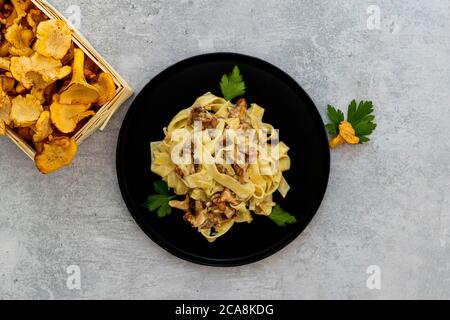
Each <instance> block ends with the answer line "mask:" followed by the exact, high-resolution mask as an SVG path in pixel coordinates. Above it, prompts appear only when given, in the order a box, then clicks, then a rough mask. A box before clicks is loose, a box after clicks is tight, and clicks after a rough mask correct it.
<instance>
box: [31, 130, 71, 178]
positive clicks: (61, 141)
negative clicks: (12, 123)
mask: <svg viewBox="0 0 450 320" xmlns="http://www.w3.org/2000/svg"><path fill="white" fill-rule="evenodd" d="M77 150H78V146H77V143H76V142H75V140H74V139H72V138H69V137H58V138H54V139H53V140H52V141H50V142H48V143H45V144H44V145H43V146H42V151H41V152H40V153H39V154H37V155H36V157H35V159H34V160H35V163H36V167H37V168H38V169H39V171H40V172H42V173H44V174H48V173H52V172H54V171H56V170H59V169H61V168H62V167H65V166H68V165H70V164H71V163H72V161H73V159H74V158H75V155H76V153H77Z"/></svg>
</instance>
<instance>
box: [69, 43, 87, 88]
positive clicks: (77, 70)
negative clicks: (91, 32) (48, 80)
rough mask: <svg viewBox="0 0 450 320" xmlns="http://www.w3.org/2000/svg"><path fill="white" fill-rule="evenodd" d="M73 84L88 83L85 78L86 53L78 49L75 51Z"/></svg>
mask: <svg viewBox="0 0 450 320" xmlns="http://www.w3.org/2000/svg"><path fill="white" fill-rule="evenodd" d="M72 82H81V83H84V82H86V77H85V76H84V52H83V50H81V49H78V48H76V49H74V56H73V78H72Z"/></svg>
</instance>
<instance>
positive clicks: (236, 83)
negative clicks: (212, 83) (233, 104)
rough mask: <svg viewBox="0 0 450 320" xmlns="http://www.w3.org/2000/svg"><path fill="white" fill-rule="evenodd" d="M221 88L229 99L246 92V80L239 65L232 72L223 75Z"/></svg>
mask: <svg viewBox="0 0 450 320" xmlns="http://www.w3.org/2000/svg"><path fill="white" fill-rule="evenodd" d="M220 88H221V89H222V94H223V97H224V98H225V99H227V100H228V101H231V100H233V99H234V98H236V97H240V96H242V95H244V94H245V90H246V87H245V82H244V79H243V78H242V75H241V72H240V70H239V68H238V66H235V67H234V68H233V71H232V72H231V73H230V74H228V75H226V74H225V75H224V76H223V77H222V81H221V82H220Z"/></svg>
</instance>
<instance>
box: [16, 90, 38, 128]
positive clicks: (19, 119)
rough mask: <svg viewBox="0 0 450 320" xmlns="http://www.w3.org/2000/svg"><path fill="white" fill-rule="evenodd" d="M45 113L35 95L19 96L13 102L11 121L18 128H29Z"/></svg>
mask: <svg viewBox="0 0 450 320" xmlns="http://www.w3.org/2000/svg"><path fill="white" fill-rule="evenodd" d="M43 111H44V109H43V108H42V105H41V103H40V101H39V100H37V99H36V98H35V97H34V96H33V95H31V94H28V95H26V96H25V97H23V96H17V97H15V98H14V99H13V100H12V107H11V120H12V121H13V122H14V126H16V127H29V126H32V125H34V124H35V123H36V121H37V120H38V119H39V116H40V115H41V113H42V112H43Z"/></svg>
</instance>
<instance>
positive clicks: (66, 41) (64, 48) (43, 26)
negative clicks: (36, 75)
mask: <svg viewBox="0 0 450 320" xmlns="http://www.w3.org/2000/svg"><path fill="white" fill-rule="evenodd" d="M36 37H37V41H36V44H35V46H34V49H35V50H36V51H37V52H39V53H40V54H41V55H43V56H46V57H52V58H55V59H58V60H61V59H62V58H64V56H65V55H66V53H67V52H68V51H69V49H70V46H71V45H72V32H71V31H70V29H69V27H68V26H67V24H66V23H65V22H64V21H62V20H57V19H52V20H47V21H43V22H41V23H39V25H38V27H37V32H36Z"/></svg>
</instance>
